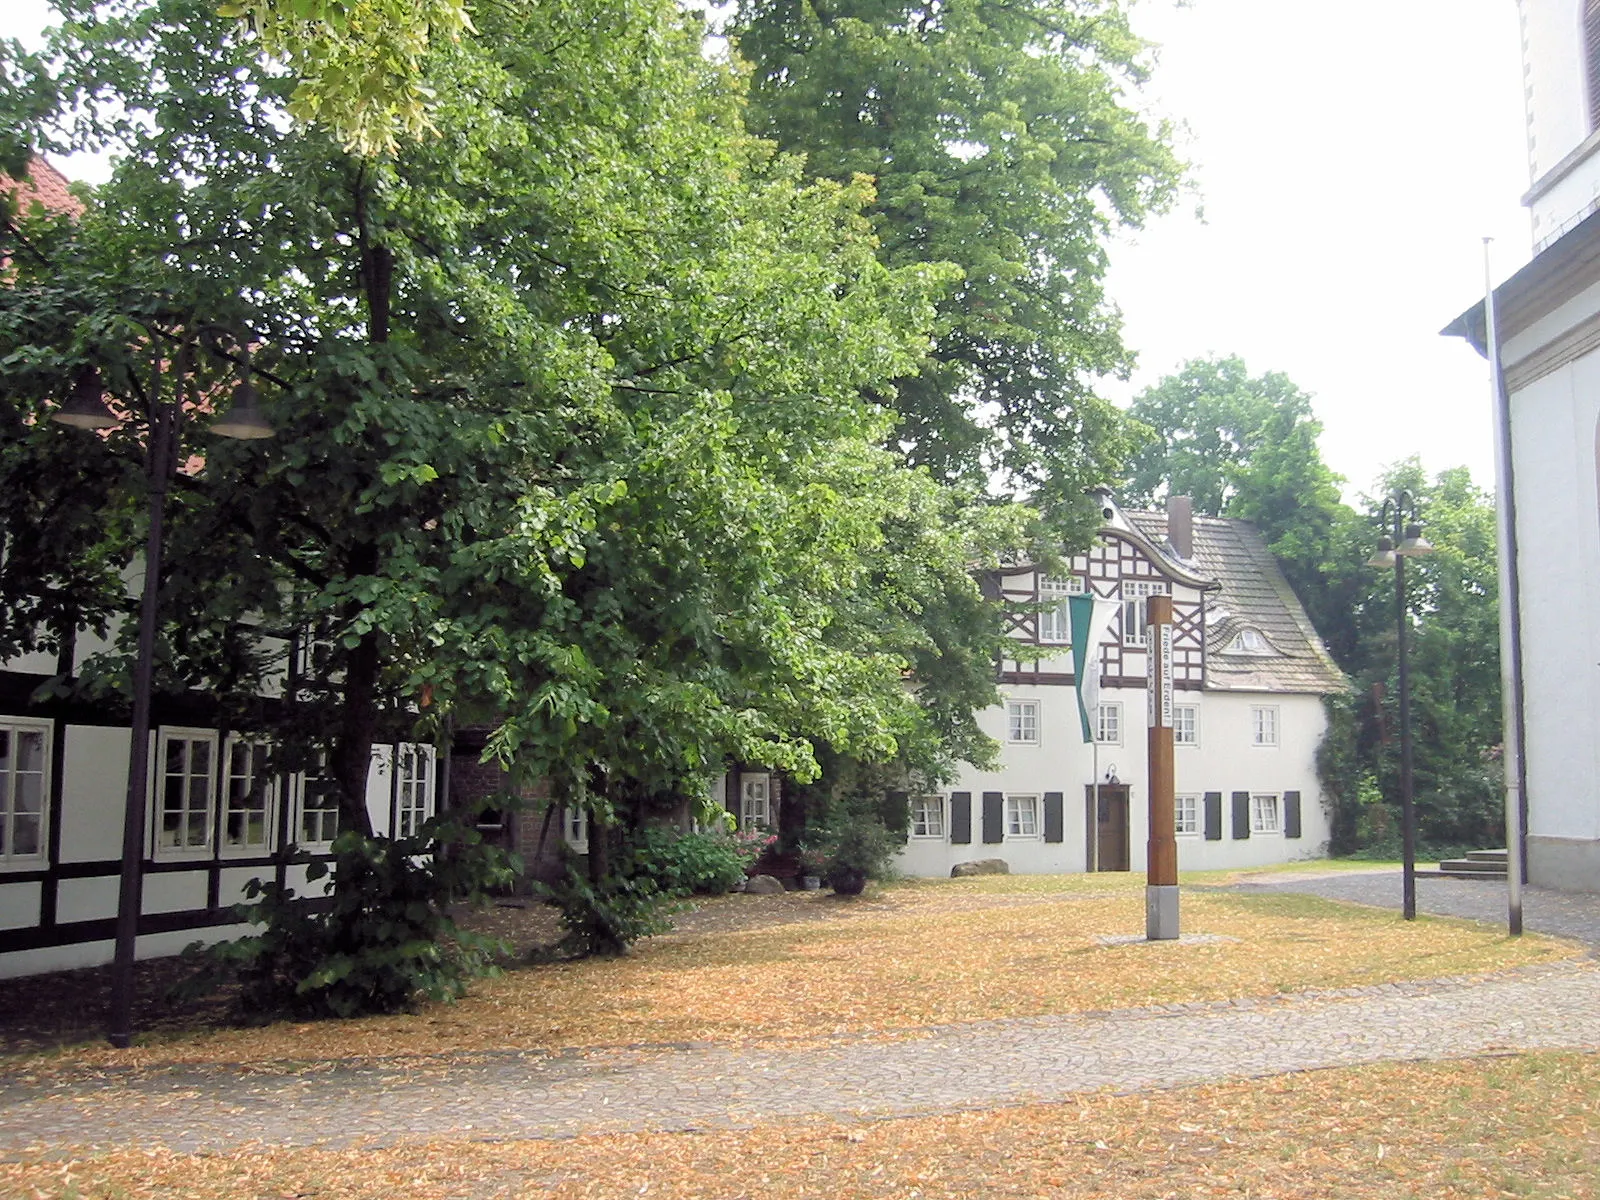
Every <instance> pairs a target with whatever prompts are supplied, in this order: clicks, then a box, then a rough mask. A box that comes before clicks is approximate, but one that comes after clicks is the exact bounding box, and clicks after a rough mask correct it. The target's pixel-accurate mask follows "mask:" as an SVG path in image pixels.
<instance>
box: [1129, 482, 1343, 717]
mask: <svg viewBox="0 0 1600 1200" xmlns="http://www.w3.org/2000/svg"><path fill="white" fill-rule="evenodd" d="M1124 515H1125V516H1126V517H1127V518H1128V520H1129V521H1130V522H1131V523H1132V524H1133V525H1134V527H1135V528H1137V529H1138V530H1139V531H1140V532H1141V533H1143V534H1144V535H1145V536H1146V537H1147V538H1149V539H1150V540H1151V541H1152V542H1154V543H1155V544H1156V545H1157V546H1159V547H1162V548H1163V549H1165V550H1166V551H1167V552H1168V554H1171V548H1170V545H1169V543H1168V541H1167V514H1166V513H1164V512H1125V513H1124ZM1172 557H1173V558H1174V559H1176V555H1173V556H1172ZM1177 561H1179V562H1182V561H1183V560H1177ZM1184 565H1186V566H1187V567H1188V568H1189V569H1190V570H1197V571H1198V572H1199V573H1200V574H1202V575H1205V576H1207V577H1209V578H1211V579H1214V580H1216V581H1217V583H1219V584H1221V588H1220V589H1219V590H1218V591H1215V592H1208V593H1206V597H1205V605H1206V690H1207V691H1220V692H1301V693H1304V692H1310V693H1313V694H1315V695H1329V694H1331V693H1334V692H1342V691H1345V690H1346V689H1348V688H1349V686H1350V684H1349V681H1348V680H1347V679H1346V678H1345V675H1344V672H1342V671H1341V670H1339V667H1338V665H1337V664H1335V663H1334V661H1333V657H1332V656H1331V655H1330V654H1329V653H1328V648H1327V647H1326V646H1324V645H1323V644H1322V639H1321V638H1320V637H1318V636H1317V631H1316V630H1315V629H1314V628H1313V627H1312V625H1311V619H1310V618H1309V617H1307V616H1306V610H1305V609H1304V608H1303V607H1301V604H1300V601H1299V599H1298V598H1296V596H1295V594H1294V590H1293V589H1292V588H1290V586H1289V581H1288V580H1286V579H1285V578H1284V577H1283V572H1282V571H1280V570H1279V569H1278V563H1277V560H1276V559H1274V558H1273V557H1272V552H1271V551H1270V550H1268V549H1267V544H1266V542H1265V541H1264V540H1262V537H1261V534H1260V533H1258V532H1257V531H1256V529H1255V527H1254V526H1253V525H1250V524H1248V523H1247V522H1244V521H1235V520H1230V519H1228V518H1224V517H1203V516H1200V515H1198V514H1196V516H1195V518H1194V558H1193V559H1191V560H1189V561H1188V562H1187V563H1185V564H1184ZM1244 628H1253V629H1256V630H1259V631H1260V632H1261V634H1262V635H1263V636H1264V637H1265V638H1266V640H1267V642H1268V643H1269V645H1270V647H1271V649H1272V651H1273V653H1270V654H1238V653H1233V654H1230V653H1228V652H1227V651H1228V647H1229V646H1231V645H1232V644H1233V640H1234V638H1235V637H1237V636H1238V633H1239V631H1240V630H1241V629H1244Z"/></svg>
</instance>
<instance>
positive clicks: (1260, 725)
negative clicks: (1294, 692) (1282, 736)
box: [1250, 704, 1278, 746]
mask: <svg viewBox="0 0 1600 1200" xmlns="http://www.w3.org/2000/svg"><path fill="white" fill-rule="evenodd" d="M1250 744H1251V745H1252V746H1276V745H1277V744H1278V706H1277V705H1275V704H1257V705H1255V706H1253V707H1252V708H1251V709H1250Z"/></svg>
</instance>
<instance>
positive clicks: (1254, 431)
mask: <svg viewBox="0 0 1600 1200" xmlns="http://www.w3.org/2000/svg"><path fill="white" fill-rule="evenodd" d="M1130 413H1131V415H1132V416H1133V417H1134V418H1135V419H1136V420H1138V421H1140V422H1142V423H1144V424H1145V425H1147V426H1149V427H1150V428H1151V429H1152V430H1153V431H1154V433H1155V437H1154V438H1153V439H1152V440H1150V441H1149V442H1147V443H1146V444H1145V445H1144V446H1143V447H1142V448H1141V449H1140V450H1139V452H1138V453H1137V454H1136V455H1135V456H1134V458H1133V460H1132V463H1131V470H1130V474H1129V479H1128V482H1127V484H1126V486H1125V489H1124V492H1123V495H1124V497H1125V498H1126V500H1127V502H1128V503H1130V504H1133V505H1145V506H1148V505H1152V504H1154V503H1156V502H1157V501H1158V500H1159V499H1160V498H1161V497H1163V496H1168V495H1177V496H1183V495H1187V496H1189V497H1190V498H1191V499H1192V500H1193V501H1194V506H1195V511H1196V512H1198V513H1205V514H1208V515H1210V516H1214V517H1237V518H1239V519H1241V520H1245V521H1249V522H1250V523H1251V524H1253V525H1254V526H1255V527H1256V528H1257V529H1259V530H1260V531H1261V535H1262V536H1263V537H1264V538H1265V539H1266V541H1267V545H1268V546H1269V547H1270V548H1271V550H1272V552H1273V554H1274V555H1275V556H1276V557H1277V559H1278V562H1279V564H1280V565H1281V566H1282V568H1283V572H1284V574H1285V576H1287V577H1288V580H1289V583H1290V585H1291V586H1292V587H1293V588H1294V590H1295V593H1296V595H1298V596H1300V597H1301V600H1302V602H1303V603H1304V604H1305V605H1306V608H1307V610H1308V612H1309V613H1310V615H1311V618H1312V622H1313V623H1314V624H1315V625H1316V626H1317V629H1318V631H1319V632H1320V633H1322V635H1323V638H1324V639H1325V640H1326V641H1327V642H1328V644H1329V648H1330V649H1331V650H1332V651H1333V654H1334V656H1335V658H1337V659H1338V660H1339V661H1340V662H1341V663H1345V662H1347V661H1348V656H1349V654H1350V653H1351V652H1353V650H1354V644H1355V643H1354V632H1353V630H1352V629H1351V628H1350V627H1349V625H1348V621H1347V619H1346V614H1347V612H1348V608H1349V604H1350V602H1351V600H1352V599H1353V596H1354V595H1355V593H1356V591H1357V590H1358V589H1359V583H1358V582H1357V580H1358V578H1359V577H1358V576H1357V575H1356V574H1355V568H1354V567H1353V566H1350V565H1349V564H1348V563H1347V562H1346V561H1345V556H1344V555H1343V554H1342V553H1341V551H1342V548H1343V547H1344V546H1345V545H1346V544H1347V543H1348V541H1349V539H1350V537H1352V536H1354V535H1353V531H1352V530H1351V528H1350V522H1351V520H1352V519H1353V514H1352V513H1351V511H1350V510H1349V509H1348V508H1347V507H1346V506H1345V505H1344V504H1343V502H1342V501H1341V500H1340V498H1339V485H1340V484H1341V483H1342V482H1343V481H1342V480H1341V479H1340V477H1339V476H1337V475H1335V474H1334V473H1333V472H1332V471H1331V470H1329V469H1328V467H1327V465H1326V464H1325V463H1324V462H1323V461H1322V452H1321V450H1320V449H1319V447H1318V445H1317V439H1318V437H1320V436H1321V433H1322V422H1320V421H1318V420H1317V418H1316V416H1315V415H1314V414H1313V412H1312V409H1311V397H1310V396H1309V395H1307V394H1306V393H1305V392H1303V391H1301V390H1300V389H1299V388H1298V387H1296V386H1295V384H1294V383H1293V382H1292V381H1291V380H1290V379H1289V378H1288V376H1286V375H1283V374H1280V373H1278V372H1275V371H1272V372H1268V373H1267V374H1265V375H1259V376H1252V375H1251V374H1250V372H1249V370H1248V368H1246V366H1245V364H1244V362H1243V360H1241V359H1239V358H1238V357H1228V358H1213V359H1195V360H1192V361H1190V362H1188V363H1185V364H1184V366H1183V367H1182V369H1181V370H1179V372H1178V373H1177V374H1175V375H1169V376H1167V377H1166V378H1165V379H1163V380H1161V381H1160V382H1159V383H1157V384H1155V385H1154V386H1153V387H1150V388H1147V389H1146V390H1145V391H1144V392H1142V393H1141V394H1140V395H1139V396H1138V397H1137V398H1135V400H1134V402H1133V405H1132V408H1131V410H1130Z"/></svg>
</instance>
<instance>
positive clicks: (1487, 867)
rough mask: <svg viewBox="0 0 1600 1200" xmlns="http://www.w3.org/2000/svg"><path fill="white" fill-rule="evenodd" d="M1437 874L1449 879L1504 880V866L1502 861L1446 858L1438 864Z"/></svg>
mask: <svg viewBox="0 0 1600 1200" xmlns="http://www.w3.org/2000/svg"><path fill="white" fill-rule="evenodd" d="M1439 874H1441V875H1444V876H1446V877H1448V878H1451V879H1504V878H1505V877H1506V864H1505V860H1504V859H1501V860H1500V861H1498V862H1496V861H1495V860H1494V859H1492V858H1491V859H1484V858H1471V857H1468V858H1448V859H1446V860H1445V861H1444V862H1441V863H1440V864H1439Z"/></svg>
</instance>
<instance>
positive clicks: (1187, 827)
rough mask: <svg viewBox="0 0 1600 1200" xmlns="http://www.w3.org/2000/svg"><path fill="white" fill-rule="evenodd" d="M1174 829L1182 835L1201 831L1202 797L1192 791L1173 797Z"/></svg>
mask: <svg viewBox="0 0 1600 1200" xmlns="http://www.w3.org/2000/svg"><path fill="white" fill-rule="evenodd" d="M1172 831H1173V832H1174V833H1176V834H1178V835H1180V836H1183V835H1193V834H1197V833H1199V832H1200V797H1199V796H1196V795H1194V794H1193V793H1190V794H1188V795H1178V796H1174V797H1173V799H1172Z"/></svg>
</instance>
